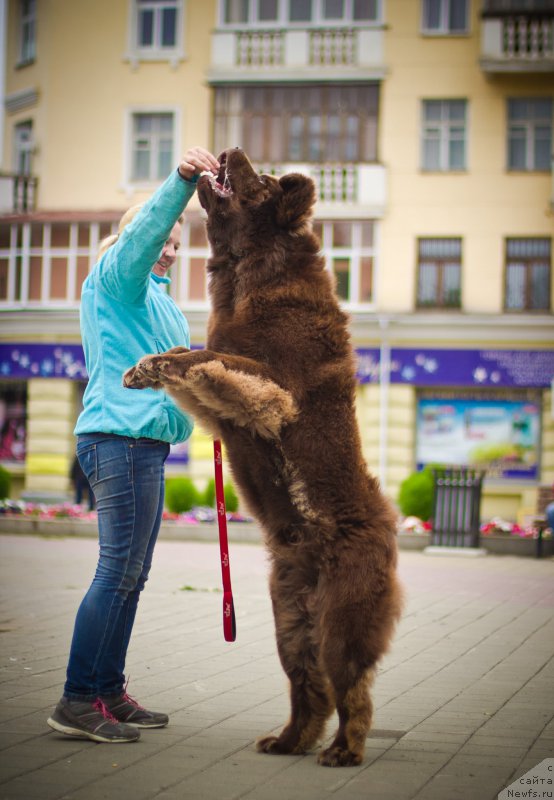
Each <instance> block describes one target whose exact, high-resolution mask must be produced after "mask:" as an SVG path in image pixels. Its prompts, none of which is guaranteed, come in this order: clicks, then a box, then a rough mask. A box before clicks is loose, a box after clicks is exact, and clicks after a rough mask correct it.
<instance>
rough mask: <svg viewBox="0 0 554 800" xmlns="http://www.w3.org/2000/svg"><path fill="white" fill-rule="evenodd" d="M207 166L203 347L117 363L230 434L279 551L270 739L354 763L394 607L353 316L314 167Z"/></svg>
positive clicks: (391, 551) (234, 157)
mask: <svg viewBox="0 0 554 800" xmlns="http://www.w3.org/2000/svg"><path fill="white" fill-rule="evenodd" d="M220 162H221V165H222V167H221V172H220V175H219V176H218V178H217V180H216V179H215V178H214V177H211V176H208V175H204V176H202V177H201V178H200V180H199V181H198V194H199V198H200V202H201V204H202V206H203V207H204V209H205V210H206V211H207V215H208V218H207V230H208V237H209V240H210V243H211V246H212V253H213V255H212V257H211V258H210V260H209V261H208V271H209V276H210V294H211V299H212V306H213V310H212V314H211V317H210V322H209V331H208V342H207V349H206V350H199V351H188V350H186V349H185V348H175V349H173V350H170V351H168V352H167V353H163V354H161V355H154V356H146V357H145V358H143V359H142V360H141V361H140V362H139V363H138V364H137V365H136V366H135V367H133V368H132V369H130V370H129V371H128V372H127V373H126V374H125V376H124V383H125V385H126V386H128V387H131V388H144V387H154V388H156V389H159V388H164V389H165V390H166V391H167V392H169V394H170V395H171V396H172V397H173V398H174V399H175V400H176V402H177V403H178V404H179V405H181V406H182V407H183V408H184V409H186V410H187V411H189V412H191V413H192V414H193V415H194V416H195V417H196V418H197V419H198V420H199V421H200V422H201V423H203V424H204V425H205V426H206V427H207V428H208V429H209V430H210V431H211V433H212V434H213V435H214V436H215V437H217V438H221V439H222V440H223V442H224V443H225V446H226V448H227V453H228V457H229V460H230V462H231V466H232V471H233V474H234V477H235V480H236V482H237V485H238V487H239V489H240V491H241V494H242V496H243V498H244V499H245V501H246V502H247V504H248V506H249V508H250V510H251V511H252V513H253V514H254V515H255V516H256V518H257V519H258V520H259V522H260V524H261V526H262V528H263V530H264V532H265V537H266V543H267V547H268V549H269V553H270V556H271V562H272V571H271V579H270V588H271V598H272V601H273V610H274V615H275V626H276V635H277V645H278V650H279V656H280V658H281V663H282V665H283V668H284V670H285V672H286V674H287V676H288V678H289V680H290V692H291V706H292V709H291V717H290V720H289V722H288V723H287V725H286V726H285V728H284V729H283V730H282V732H281V733H280V735H279V736H266V737H264V738H262V739H260V740H259V741H258V743H257V747H258V750H260V751H263V752H265V753H304V752H305V751H307V750H309V749H310V748H313V747H314V745H315V744H316V742H317V741H318V740H319V739H320V738H321V737H322V735H323V732H324V727H325V722H326V720H327V718H328V717H329V716H330V715H331V713H332V711H333V708H334V707H336V709H337V711H338V719H339V727H338V731H337V733H336V736H335V738H334V741H333V742H332V744H331V745H330V746H329V747H328V748H327V749H325V750H323V751H322V752H321V753H320V754H319V762H320V763H321V764H324V765H327V766H347V765H352V764H359V763H360V762H361V760H362V758H363V753H364V746H365V739H366V736H367V734H368V731H369V729H370V725H371V718H372V704H371V699H370V695H369V686H370V682H371V679H372V677H373V675H374V672H375V668H376V664H377V662H378V660H379V658H380V657H381V656H382V655H383V653H384V652H385V651H386V649H387V647H388V645H389V642H390V639H391V635H392V632H393V628H394V624H395V621H396V620H397V618H398V616H399V614H400V607H401V592H400V589H399V585H398V583H397V579H396V575H395V567H396V541H395V529H396V524H395V522H396V520H395V514H394V512H393V510H392V509H391V507H390V506H389V504H388V502H387V501H386V500H385V498H384V497H383V495H382V494H381V491H380V489H379V486H378V484H377V481H376V480H375V479H374V478H373V477H371V476H370V475H369V473H368V471H367V468H366V466H365V463H364V461H363V458H362V452H361V446H360V438H359V433H358V428H357V424H356V420H355V409H354V403H355V386H356V382H355V370H354V358H353V353H352V347H351V344H350V339H349V335H348V332H347V318H346V316H345V315H344V314H343V313H342V311H341V310H340V308H339V305H338V303H337V299H336V297H335V293H334V290H333V286H332V282H331V279H330V277H329V273H328V272H327V271H326V270H325V269H324V264H323V259H322V258H321V256H320V255H319V254H318V249H319V246H318V241H317V239H316V238H315V236H314V235H313V233H312V229H311V222H310V218H311V210H312V206H313V203H314V200H315V192H314V185H313V182H312V181H311V180H310V179H309V178H307V177H305V176H303V175H299V174H290V175H285V176H284V177H282V178H281V179H280V180H277V179H276V178H273V177H271V176H268V175H264V176H260V175H257V174H256V172H255V171H254V170H253V168H252V166H251V164H250V162H249V161H248V159H247V157H246V156H245V154H244V153H243V152H242V150H239V149H238V148H237V149H234V150H228V151H226V152H225V153H223V154H222V155H221V156H220Z"/></svg>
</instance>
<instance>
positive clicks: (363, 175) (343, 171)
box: [256, 164, 386, 217]
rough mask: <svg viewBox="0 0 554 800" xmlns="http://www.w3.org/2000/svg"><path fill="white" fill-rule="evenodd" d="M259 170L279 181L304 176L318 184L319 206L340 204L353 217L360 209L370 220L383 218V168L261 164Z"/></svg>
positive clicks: (384, 179) (384, 190) (369, 166)
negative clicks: (293, 174)
mask: <svg viewBox="0 0 554 800" xmlns="http://www.w3.org/2000/svg"><path fill="white" fill-rule="evenodd" d="M256 169H257V170H258V172H263V173H266V174H269V175H275V176H277V177H279V176H280V175H286V174H287V173H288V172H301V173H302V174H303V175H308V176H309V177H310V178H311V179H312V180H313V181H314V183H315V186H316V197H317V201H318V203H323V204H328V205H333V204H335V203H336V204H340V205H341V206H342V207H343V210H344V212H346V213H350V214H351V213H352V211H353V207H355V206H358V207H359V209H360V210H364V211H365V212H366V213H367V214H368V215H370V216H373V217H381V216H383V213H384V210H385V203H386V186H385V183H386V173H385V168H384V167H383V166H382V165H381V164H279V165H276V164H258V165H256ZM333 211H334V210H333Z"/></svg>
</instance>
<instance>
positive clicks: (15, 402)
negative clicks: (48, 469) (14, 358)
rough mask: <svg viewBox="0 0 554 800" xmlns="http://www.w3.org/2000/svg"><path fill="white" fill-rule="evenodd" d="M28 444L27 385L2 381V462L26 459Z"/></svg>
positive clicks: (0, 403)
mask: <svg viewBox="0 0 554 800" xmlns="http://www.w3.org/2000/svg"><path fill="white" fill-rule="evenodd" d="M26 446H27V385H26V384H25V383H23V382H22V381H13V380H10V381H0V462H7V463H8V464H10V463H14V462H16V463H17V462H23V461H25V455H26V450H27V447H26Z"/></svg>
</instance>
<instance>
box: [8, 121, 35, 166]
mask: <svg viewBox="0 0 554 800" xmlns="http://www.w3.org/2000/svg"><path fill="white" fill-rule="evenodd" d="M24 132H26V133H28V134H29V135H28V138H27V139H25V136H22V134H23V133H24ZM33 133H34V124H33V120H32V119H25V120H20V121H19V122H16V123H15V124H14V126H13V148H12V150H13V158H12V165H13V170H14V172H15V174H16V175H27V176H30V175H32V174H33V169H32V166H33V164H32V155H33V152H34V137H33ZM21 163H23V169H20V164H21Z"/></svg>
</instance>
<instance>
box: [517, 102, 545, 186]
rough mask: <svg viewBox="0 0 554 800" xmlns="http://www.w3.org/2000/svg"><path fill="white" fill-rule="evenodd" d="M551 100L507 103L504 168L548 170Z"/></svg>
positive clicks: (530, 170)
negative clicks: (506, 147)
mask: <svg viewBox="0 0 554 800" xmlns="http://www.w3.org/2000/svg"><path fill="white" fill-rule="evenodd" d="M551 153H552V100H551V99H550V98H547V97H542V98H541V97H537V98H526V99H518V100H508V169H509V170H524V171H529V172H532V171H550V159H551Z"/></svg>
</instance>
